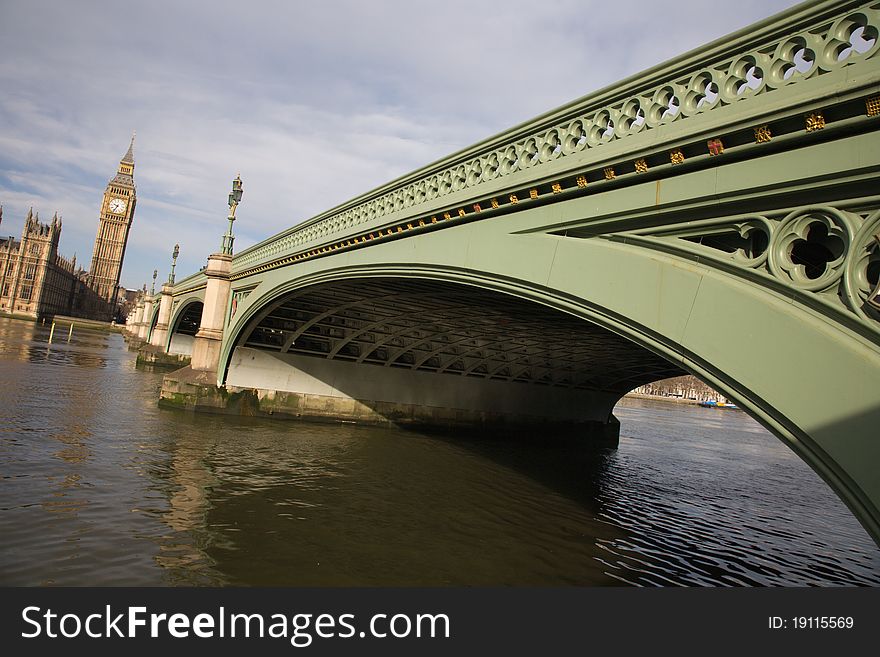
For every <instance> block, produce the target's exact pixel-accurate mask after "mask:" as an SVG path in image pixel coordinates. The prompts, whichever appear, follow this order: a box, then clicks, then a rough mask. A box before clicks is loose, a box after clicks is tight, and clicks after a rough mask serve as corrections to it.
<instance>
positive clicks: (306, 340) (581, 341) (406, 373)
mask: <svg viewBox="0 0 880 657" xmlns="http://www.w3.org/2000/svg"><path fill="white" fill-rule="evenodd" d="M680 374H683V370H681V369H680V368H678V367H677V366H675V365H673V364H671V363H669V362H667V361H666V360H664V359H662V358H660V357H659V356H656V355H655V354H653V353H652V352H650V351H648V350H647V349H645V348H643V347H641V346H639V345H637V344H635V343H633V342H631V341H629V340H627V339H625V338H622V337H620V336H618V335H616V334H615V333H613V332H611V331H609V330H607V329H605V328H602V327H600V326H598V325H596V324H593V323H591V322H588V321H586V320H583V319H581V318H578V317H574V316H572V315H569V314H567V313H564V312H561V311H559V310H556V309H553V308H550V307H547V306H544V305H541V304H539V303H536V302H534V301H529V300H525V299H521V298H518V297H515V296H512V295H509V294H504V293H501V292H495V291H491V290H486V289H481V288H476V287H472V286H469V285H464V284H460V283H451V282H440V281H430V280H423V279H393V278H373V279H348V280H343V281H334V282H330V283H322V284H317V285H312V286H309V287H306V288H303V289H300V290H296V291H294V292H291V293H288V294H285V295H283V296H281V297H279V298H277V299H275V300H274V301H273V302H271V303H269V304H267V305H266V306H265V307H264V308H263V310H262V311H261V312H259V313H258V314H256V315H255V317H254V318H253V320H252V321H251V322H249V323H248V325H247V326H246V327H245V328H244V330H243V331H242V332H241V334H240V335H239V336H238V338H237V340H236V342H235V348H234V350H233V352H232V356H231V358H230V362H229V369H228V372H227V376H226V383H227V385H228V386H230V387H233V388H247V389H255V390H257V394H258V397H259V404H260V410H261V411H268V412H273V413H279V414H285V415H295V416H299V417H309V418H316V419H317V418H328V419H333V420H336V421H339V420H342V421H345V420H351V421H357V422H374V423H378V424H384V423H393V424H397V425H426V426H427V425H430V426H433V427H437V426H449V427H465V426H467V427H477V428H480V429H489V428H492V429H496V428H497V429H502V430H505V431H525V432H536V431H540V432H541V433H542V435H543V434H545V433H546V432H547V431H548V430H549V429H554V430H557V431H560V432H565V433H568V432H572V431H574V432H577V433H593V434H595V436H596V438H597V439H599V440H601V441H603V442H612V443H615V442H616V440H617V433H618V424H617V422H616V420H615V419H614V417H613V415H612V410H613V408H614V405H615V404H616V402H617V401H618V400H619V399H620V397H621V396H623V395H624V394H626V393H627V392H628V391H629V390H631V389H633V388H635V387H637V386H640V385H642V384H644V383H648V382H650V381H655V380H658V379H663V378H667V377H671V376H677V375H680Z"/></svg>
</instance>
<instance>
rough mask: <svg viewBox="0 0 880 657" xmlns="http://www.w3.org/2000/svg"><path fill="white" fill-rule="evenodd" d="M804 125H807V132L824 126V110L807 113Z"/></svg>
mask: <svg viewBox="0 0 880 657" xmlns="http://www.w3.org/2000/svg"><path fill="white" fill-rule="evenodd" d="M804 127H806V129H807V132H815V131H816V130H821V129H822V128H824V127H825V117H824V116H822V112H813V113H812V114H807V116H806V117H804Z"/></svg>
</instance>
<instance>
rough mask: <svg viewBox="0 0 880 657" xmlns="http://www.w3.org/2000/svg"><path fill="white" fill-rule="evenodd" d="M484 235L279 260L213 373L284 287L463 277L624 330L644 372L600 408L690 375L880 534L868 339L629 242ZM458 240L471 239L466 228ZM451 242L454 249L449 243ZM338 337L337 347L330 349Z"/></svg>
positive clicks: (290, 292) (499, 293)
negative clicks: (464, 250) (469, 246)
mask: <svg viewBox="0 0 880 657" xmlns="http://www.w3.org/2000/svg"><path fill="white" fill-rule="evenodd" d="M472 230H473V229H472ZM493 238H494V239H499V240H506V241H510V242H511V244H508V245H501V246H499V247H498V248H497V249H491V250H490V251H487V252H486V253H484V254H482V255H481V256H480V257H479V258H472V262H470V263H468V265H469V266H467V267H462V266H460V264H457V263H458V262H460V260H461V258H460V257H458V256H452V255H450V253H449V250H448V249H444V248H441V247H440V246H439V245H433V246H432V245H427V246H426V247H425V248H420V249H418V250H417V253H415V254H413V253H411V252H407V253H406V259H405V260H404V259H402V258H400V257H399V256H400V255H401V254H400V251H401V250H402V248H401V246H400V245H398V246H395V245H394V244H393V243H392V244H391V245H388V246H387V247H380V248H378V249H377V248H375V247H374V249H371V251H373V252H374V254H376V256H377V257H375V258H371V259H370V260H371V261H372V262H366V261H364V262H352V260H355V259H354V258H350V259H347V261H342V259H340V258H336V257H331V258H329V259H327V260H326V261H325V262H321V263H320V264H319V265H315V264H312V263H306V264H304V265H302V266H300V267H297V269H298V270H299V271H301V272H302V273H301V274H300V275H298V276H291V275H290V274H291V270H287V269H280V270H276V271H274V272H268V273H267V274H266V275H265V277H264V278H263V279H262V281H261V283H260V284H259V285H258V286H257V287H256V288H255V289H253V291H252V292H251V293H250V294H249V296H248V298H247V299H246V300H244V302H242V303H240V304H239V306H238V313H237V315H236V316H235V317H234V318H233V321H232V322H231V323H230V327H229V330H228V331H227V332H226V338H225V339H224V345H223V349H222V351H221V359H220V368H219V372H218V384H220V385H223V384H225V383H227V376H228V372H229V368H230V364H231V362H232V357H233V353H234V351H235V349H236V347H237V346H240V342H241V339H242V338H243V337H246V334H247V333H248V332H252V331H253V330H254V329H255V328H256V327H257V326H258V325H259V323H260V321H262V319H263V318H264V317H265V316H267V315H268V313H270V312H271V311H272V309H273V308H274V307H279V306H281V305H282V304H283V303H284V302H285V300H286V299H291V298H296V296H297V295H304V294H308V291H309V290H316V289H320V287H321V286H330V287H332V286H333V285H339V284H340V282H341V281H343V282H347V284H348V285H349V287H351V285H353V284H356V283H358V282H365V281H370V280H372V281H409V282H412V281H424V282H429V283H430V284H431V285H438V284H440V285H452V286H459V287H462V286H463V287H464V288H467V289H470V290H473V291H475V292H476V293H477V294H478V295H483V298H489V299H500V298H503V299H516V300H517V302H516V303H525V304H531V305H532V306H533V307H536V308H537V307H542V308H544V309H547V310H548V311H552V312H555V313H561V314H563V315H565V316H567V317H569V318H573V319H575V320H577V321H580V322H583V324H584V325H591V326H594V327H598V328H599V329H601V331H603V332H604V333H602V335H607V336H613V337H614V338H615V339H619V340H624V341H626V342H627V343H629V344H631V345H633V346H634V351H632V352H631V353H633V354H635V353H638V354H642V355H644V356H645V357H646V358H647V359H649V360H650V365H649V366H646V368H645V369H644V370H643V371H638V368H636V371H634V372H633V375H632V376H631V377H630V378H629V379H626V378H625V377H624V378H622V379H621V381H619V382H618V385H617V386H616V387H615V386H613V385H609V389H608V390H607V391H606V392H607V393H608V394H607V395H604V396H603V397H602V400H601V403H600V404H598V405H597V408H598V409H600V410H601V412H603V413H604V412H607V416H608V418H609V419H611V411H612V410H613V406H614V404H615V403H616V401H617V400H618V399H619V397H620V396H622V395H623V394H625V393H626V392H627V391H628V389H626V390H625V389H623V388H624V387H626V386H625V385H622V384H623V383H624V382H625V383H627V384H631V388H634V387H637V385H640V384H639V383H638V381H639V380H641V381H644V382H647V381H649V380H657V379H662V378H665V377H668V376H674V375H675V374H677V373H690V374H694V375H696V376H698V377H699V378H700V379H702V380H703V381H705V382H706V383H708V384H709V385H711V386H712V387H714V388H715V389H717V390H718V391H719V392H721V393H722V394H724V395H725V396H727V397H729V398H730V399H733V400H735V401H736V402H737V403H738V404H739V405H740V406H741V407H742V408H743V409H745V410H746V411H747V412H748V413H749V414H750V415H751V416H752V417H754V418H755V419H756V420H757V421H758V422H760V423H761V424H762V425H764V426H765V427H766V428H768V429H769V430H770V431H771V432H772V433H773V434H774V435H776V436H777V438H779V439H780V440H782V441H783V442H784V443H785V444H786V445H787V446H789V447H790V448H791V449H792V450H793V451H794V452H795V453H796V454H798V456H799V457H801V458H802V459H803V460H804V461H805V462H807V464H808V465H810V467H812V468H813V469H814V470H815V471H816V472H817V473H818V474H819V475H820V476H822V477H823V479H825V480H826V481H827V482H828V483H829V485H830V486H831V487H832V489H833V490H835V492H836V493H837V494H838V495H839V496H840V497H841V499H842V500H843V501H844V502H845V503H846V504H847V505H848V506H849V507H850V508H851V510H852V511H853V512H854V514H855V515H856V517H857V518H858V519H859V520H860V521H861V522H862V523H863V524H864V525H865V527H866V528H867V529H868V531H869V533H871V534H872V536H874V537H875V540H876V537H878V536H880V514H878V502H880V482H878V478H877V477H876V474H875V472H874V468H873V464H875V463H877V461H878V459H880V441H878V440H877V439H876V438H875V436H876V427H877V426H880V401H878V399H877V398H876V382H877V375H878V373H880V361H878V355H877V352H876V349H875V348H874V347H873V346H872V345H871V344H870V343H869V342H868V341H866V340H864V339H863V338H862V337H861V336H857V335H853V334H849V333H848V334H847V335H846V336H844V337H845V339H840V338H841V336H840V335H834V333H835V332H839V331H843V332H846V327H842V326H833V327H832V326H830V325H829V324H828V322H827V321H822V319H821V318H820V317H817V316H816V313H814V312H812V310H811V309H810V308H809V307H806V306H800V305H798V304H797V303H792V301H791V300H790V299H785V298H784V295H781V294H778V293H776V292H775V291H773V290H769V289H767V288H766V287H762V286H761V285H760V283H754V284H752V283H750V282H748V281H743V280H742V279H734V278H732V277H729V276H725V275H724V273H723V272H720V271H718V270H716V269H713V268H711V267H708V266H705V265H701V264H699V263H694V262H685V261H682V260H681V259H679V258H676V257H674V256H671V255H666V254H664V253H661V252H657V251H651V250H648V249H644V248H639V247H638V246H637V245H628V244H621V243H616V242H614V241H610V240H601V239H598V240H585V239H570V238H566V237H560V236H552V235H546V234H531V235H522V234H520V235H515V234H507V235H503V236H500V235H498V233H497V232H496V233H493ZM424 239H425V241H426V242H428V241H431V240H432V238H431V237H430V236H426V237H425V238H424ZM436 239H437V240H439V239H440V238H439V237H438V238H436ZM470 239H471V243H473V240H474V236H473V235H472V236H470ZM454 248H455V249H456V250H458V251H460V250H461V247H460V245H455V247H454ZM511 253H513V254H520V255H523V254H528V257H529V260H530V261H531V262H533V263H536V264H534V266H533V267H531V268H530V271H529V274H530V275H529V276H528V277H523V276H522V275H521V274H522V267H521V262H518V261H517V262H514V261H513V260H515V258H514V259H512V258H511V257H510V254H511ZM363 260H366V259H365V258H364V259H363ZM377 261H384V262H382V264H375V262H377ZM449 263H452V264H449ZM334 264H336V266H333V265H334ZM609 272H613V276H612V277H609ZM423 289H424V288H423ZM487 295H488V296H487ZM661 300H662V303H661V302H660V301H661ZM795 334H796V335H797V337H796V339H793V336H795ZM282 346H283V345H282ZM342 349H344V346H340V345H337V346H336V353H337V354H338V353H340V352H341V350H342ZM423 362H427V361H423ZM446 365H447V366H448V365H449V364H448V363H446ZM467 367H471V365H467V366H466V367H465V369H467ZM496 373H497V372H496ZM652 377H653V378H652ZM246 387H253V388H259V387H260V386H258V385H248V386H246ZM829 409H833V411H832V412H829Z"/></svg>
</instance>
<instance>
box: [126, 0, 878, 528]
mask: <svg viewBox="0 0 880 657" xmlns="http://www.w3.org/2000/svg"><path fill="white" fill-rule="evenodd" d="M878 26H880V9H878V7H877V5H876V4H875V3H873V2H840V1H839V0H833V1H824V2H812V3H806V4H803V5H798V6H796V7H794V8H792V9H790V10H788V11H786V12H784V13H782V14H779V15H777V16H775V17H773V18H770V19H768V20H766V21H764V22H761V23H758V24H756V25H753V26H751V27H749V28H748V29H745V30H743V31H741V32H738V33H736V34H733V35H731V36H729V37H726V38H724V39H721V40H719V41H716V42H714V43H711V44H709V45H707V46H705V47H703V48H700V49H698V50H695V51H692V52H690V53H687V54H685V55H682V56H680V57H678V58H677V59H674V60H672V61H669V62H667V63H664V64H662V65H659V66H657V67H655V68H652V69H650V70H648V71H645V72H644V73H641V74H639V75H636V76H633V77H631V78H628V79H626V80H623V81H622V82H620V83H618V84H615V85H613V86H610V87H608V88H605V89H602V90H600V91H598V92H596V93H593V94H591V95H589V96H586V97H584V98H581V99H579V100H577V101H574V102H572V103H570V104H568V105H566V106H564V107H561V108H558V109H555V110H552V111H550V112H548V113H546V114H544V115H542V116H539V117H537V118H536V119H534V120H532V121H530V122H528V123H524V124H522V125H519V126H516V127H515V128H513V129H511V130H509V131H507V132H505V133H502V134H499V135H496V136H494V137H491V138H489V139H486V140H484V141H482V142H480V143H478V144H475V145H474V146H472V147H470V148H467V149H465V150H462V151H459V152H457V153H454V154H452V155H450V156H449V157H446V158H444V159H442V160H440V161H437V162H434V163H433V164H430V165H428V166H426V167H424V168H422V169H420V170H418V171H415V172H413V173H410V174H408V175H406V176H403V177H401V178H399V179H397V180H394V181H392V182H390V183H388V184H386V185H384V186H382V187H380V188H378V189H375V190H373V191H371V192H368V193H366V194H363V195H362V196H359V197H357V198H355V199H353V200H351V201H349V202H347V203H344V204H342V205H339V206H337V207H335V208H333V209H331V210H328V211H327V212H325V213H323V214H321V215H318V216H316V217H314V218H312V219H310V220H308V221H304V222H302V223H299V224H297V225H295V226H293V227H292V228H290V229H288V230H286V231H284V232H281V233H279V234H277V235H274V236H272V237H270V238H268V239H266V240H265V241H263V242H261V243H259V244H257V245H255V246H253V247H251V248H248V249H246V250H243V251H241V252H239V253H237V254H235V255H234V256H233V255H232V240H233V238H232V231H231V227H232V221H231V220H232V219H234V214H235V208H236V207H237V205H238V202H239V201H240V199H241V184H240V181H238V180H237V181H236V183H234V188H233V193H232V194H231V195H230V208H231V215H230V223H229V227H230V228H229V231H228V232H227V235H225V236H224V241H223V248H222V249H221V252H219V253H216V254H213V255H212V256H210V257H209V259H208V265H207V267H206V269H204V270H203V271H201V272H199V273H196V274H194V275H191V276H189V277H187V278H185V279H183V280H180V281H178V282H176V283H174V284H171V283H168V284H166V285H165V286H163V287H162V290H161V292H160V293H157V294H155V295H146V296H145V298H144V299H143V300H142V301H141V302H140V303H139V305H138V309H137V311H136V312H134V313H133V315H132V316H131V317H130V326H131V328H130V331H132V332H133V333H135V334H139V335H140V337H141V338H142V339H144V340H146V341H148V342H150V343H151V344H152V345H153V347H152V348H153V349H154V350H157V351H159V352H167V353H170V354H179V355H181V357H191V359H192V360H191V364H190V365H188V366H187V367H185V368H183V369H180V370H178V371H177V372H174V373H172V374H169V375H168V376H167V377H166V379H165V384H164V387H163V390H162V403H164V404H170V405H179V406H183V407H186V408H194V409H204V410H226V411H229V412H241V413H253V414H272V415H278V416H291V417H302V418H325V419H326V418H331V419H335V420H340V421H354V422H365V423H393V424H396V425H427V426H447V427H448V426H453V427H467V426H477V427H482V428H492V427H500V428H502V429H504V430H514V429H518V430H519V429H524V430H526V431H533V432H534V431H540V432H541V433H542V434H544V433H545V432H548V431H551V430H559V431H566V432H572V431H574V432H579V433H581V434H583V435H584V436H585V439H592V440H596V441H599V442H603V443H612V444H614V443H616V441H617V432H618V424H617V421H616V420H615V418H614V416H613V413H612V411H613V409H614V406H615V404H616V402H617V401H618V400H619V399H620V398H621V396H623V395H624V394H626V393H627V392H628V391H629V390H631V389H633V388H636V387H638V386H640V385H643V384H645V383H648V382H651V381H655V380H659V379H663V378H667V377H672V376H677V375H681V374H685V373H691V374H695V375H696V376H698V377H699V378H700V379H702V380H703V381H705V382H707V383H708V384H709V385H711V386H712V387H714V388H715V389H717V390H719V391H721V392H722V393H723V394H724V395H726V396H727V397H729V398H730V399H732V400H735V402H736V403H737V404H738V405H740V406H741V407H742V408H744V409H746V410H747V412H748V413H749V414H750V415H752V416H753V417H754V418H755V419H757V420H758V421H759V422H761V423H762V424H763V425H764V426H765V427H767V428H768V429H769V430H770V431H771V432H773V433H774V434H775V435H776V436H777V437H778V438H779V439H780V440H782V441H783V442H785V443H786V444H787V445H788V446H789V447H790V448H791V449H792V450H794V451H795V452H796V453H797V454H798V455H799V456H800V457H801V458H803V459H804V460H805V461H806V462H807V463H808V464H809V465H810V466H811V467H812V468H813V469H814V470H816V471H817V472H818V473H819V474H820V475H821V476H822V477H823V478H824V479H825V480H826V481H827V482H828V483H829V484H830V485H831V486H832V488H833V489H834V490H835V491H836V492H837V493H838V494H839V495H840V497H841V498H842V499H843V500H844V501H845V502H846V503H847V504H848V505H849V507H850V508H851V509H852V510H853V512H854V513H855V515H856V516H857V517H858V518H859V519H860V521H861V522H862V523H863V524H864V525H865V527H866V528H867V529H868V531H869V532H870V534H871V535H872V536H873V537H874V539H875V540H878V541H880V475H878V473H880V285H878V279H880V138H878V132H877V128H878V126H880V66H878V61H880V58H878V57H877V51H878V48H880V45H878V39H877V36H878ZM170 280H173V278H172V279H170Z"/></svg>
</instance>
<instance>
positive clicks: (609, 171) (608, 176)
mask: <svg viewBox="0 0 880 657" xmlns="http://www.w3.org/2000/svg"><path fill="white" fill-rule="evenodd" d="M614 177H615V173H614V167H605V180H614Z"/></svg>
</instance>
